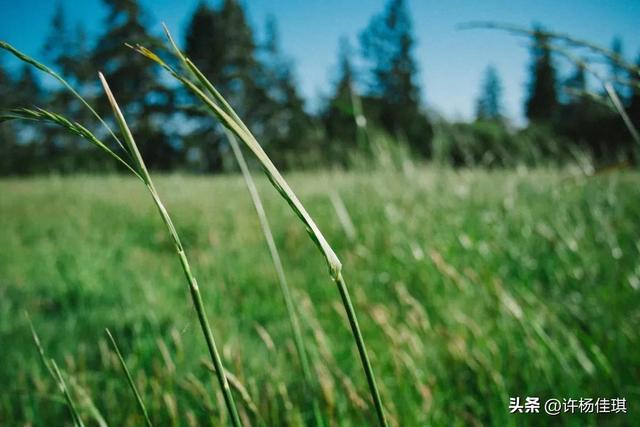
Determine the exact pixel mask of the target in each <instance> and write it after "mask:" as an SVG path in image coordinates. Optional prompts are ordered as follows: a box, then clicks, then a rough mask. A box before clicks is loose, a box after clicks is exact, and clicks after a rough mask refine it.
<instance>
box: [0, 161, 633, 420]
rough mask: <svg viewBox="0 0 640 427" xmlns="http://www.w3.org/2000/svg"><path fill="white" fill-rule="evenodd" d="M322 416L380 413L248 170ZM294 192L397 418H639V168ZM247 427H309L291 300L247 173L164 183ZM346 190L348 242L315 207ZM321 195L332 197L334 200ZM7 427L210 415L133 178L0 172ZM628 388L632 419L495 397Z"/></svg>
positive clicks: (312, 271) (213, 413)
mask: <svg viewBox="0 0 640 427" xmlns="http://www.w3.org/2000/svg"><path fill="white" fill-rule="evenodd" d="M258 181H259V190H260V191H261V195H262V196H263V199H264V203H265V208H266V211H267V215H268V216H269V220H270V222H271V225H272V228H273V233H274V236H275V239H276V243H277V245H278V248H279V249H280V251H281V255H282V258H283V263H284V267H285V270H286V273H287V278H288V281H289V283H290V285H291V286H292V287H293V289H294V297H295V299H296V301H297V303H298V305H299V306H300V307H302V310H300V313H299V314H300V316H301V319H302V323H303V325H302V326H303V331H304V337H305V341H306V344H307V346H308V348H309V351H310V356H311V362H312V367H313V370H314V375H315V378H316V380H317V383H316V387H317V396H318V399H319V400H320V402H321V409H322V413H323V416H324V420H323V422H324V423H325V425H327V426H331V425H340V426H343V425H344V426H350V425H351V426H361V425H369V424H373V423H374V422H375V418H374V413H373V408H372V406H371V405H370V403H369V402H370V400H369V394H368V391H367V387H366V382H365V378H364V375H363V373H362V370H361V368H360V362H359V359H358V358H357V354H356V352H355V348H354V344H353V340H352V339H351V333H350V331H349V329H348V325H347V320H346V317H345V314H344V309H343V307H342V305H341V303H340V302H339V297H338V293H337V292H336V290H335V284H334V283H333V282H332V281H331V280H330V278H329V275H328V274H327V272H326V263H325V262H324V260H323V259H322V257H321V255H320V254H319V252H318V251H317V249H316V248H315V247H314V246H313V244H312V242H311V241H310V239H309V238H308V236H307V235H306V231H305V230H304V228H303V227H302V225H301V224H300V222H299V221H298V220H297V218H295V217H294V216H293V215H292V213H291V211H290V209H289V207H288V206H287V205H286V203H285V202H284V201H282V199H281V198H280V197H279V196H278V195H277V194H276V193H275V191H274V190H273V189H272V188H271V187H270V186H269V184H268V182H266V180H265V179H263V178H262V177H260V179H259V180H258ZM290 182H291V184H292V187H293V188H294V190H295V191H296V192H297V193H298V194H299V196H300V198H301V200H302V202H303V203H304V204H305V206H306V207H307V208H308V210H309V212H310V213H311V214H312V216H313V217H314V218H315V219H316V221H317V223H318V225H319V226H320V228H321V229H322V230H323V232H324V233H325V235H326V237H327V239H328V240H329V242H330V243H331V245H332V246H333V247H334V249H335V250H336V252H337V253H338V255H339V256H340V257H341V259H342V261H343V264H344V268H345V275H346V277H347V280H348V282H349V285H350V288H351V292H352V295H353V298H354V304H355V305H356V309H357V312H358V315H359V318H360V323H361V327H362V330H363V334H364V338H365V340H366V342H367V345H368V347H369V351H370V353H371V354H370V355H371V358H372V364H373V368H374V370H375V372H376V375H377V377H378V381H379V385H380V387H381V393H382V397H383V400H384V403H385V405H386V409H387V412H388V416H389V420H390V422H391V424H392V425H402V426H411V425H424V424H427V423H431V424H433V425H496V426H505V425H529V424H530V425H539V424H546V423H548V422H550V421H554V422H558V423H560V424H566V425H601V424H608V425H632V424H633V421H632V420H634V419H636V420H637V419H638V417H640V412H639V410H638V406H637V405H638V403H639V402H640V385H639V384H640V381H639V380H640V346H639V345H640V343H639V337H640V333H639V328H638V325H639V324H640V256H639V253H640V226H639V224H640V203H638V200H640V175H639V174H637V173H635V172H613V173H608V174H605V175H602V176H596V177H591V178H585V177H582V176H580V175H576V174H574V173H572V172H571V171H568V170H567V171H557V170H555V171H554V170H542V169H540V170H528V171H527V170H518V171H515V170H512V171H496V172H487V171H480V170H477V171H460V172H456V171H453V170H450V169H438V168H435V167H432V168H429V169H417V170H414V171H409V172H407V173H405V174H400V173H392V172H371V173H366V174H365V173H356V172H353V173H331V174H323V173H306V174H293V175H291V176H290ZM156 184H157V187H158V190H159V192H160V195H161V197H162V199H163V200H164V201H165V202H166V204H167V208H168V209H169V211H170V212H171V214H172V216H173V218H174V221H175V223H176V226H177V228H178V231H179V233H180V235H181V237H182V239H183V241H184V244H185V247H186V249H187V253H188V255H189V256H190V260H191V262H192V268H193V270H194V273H195V276H196V277H197V278H198V281H199V283H200V288H201V292H202V293H203V298H204V301H205V303H206V305H207V310H208V313H209V318H210V321H211V325H212V328H213V329H214V332H215V333H216V338H217V340H218V344H219V345H220V348H221V349H222V353H223V358H224V361H225V366H226V367H227V368H228V369H229V370H230V371H231V372H232V373H234V374H235V376H236V377H237V378H238V379H239V381H240V383H241V384H242V385H243V387H244V388H245V389H246V394H245V395H244V396H241V395H240V394H237V401H238V405H239V409H240V412H241V416H242V418H243V420H244V421H245V422H246V423H247V424H251V425H265V424H266V425H300V424H304V423H310V420H311V408H310V407H309V405H308V404H307V403H306V402H305V399H304V394H303V392H302V390H303V380H302V376H301V373H300V366H299V363H298V362H297V358H296V352H295V347H294V344H293V340H292V336H291V333H290V328H289V323H288V320H287V315H286V310H285V306H284V304H283V301H282V296H281V294H280V291H279V289H278V281H277V277H276V275H275V271H274V268H273V264H272V262H271V259H270V258H269V253H268V251H267V247H266V244H265V241H264V238H263V235H262V233H261V231H260V227H259V223H258V219H257V217H256V215H255V212H254V209H253V206H252V205H251V201H250V199H249V196H248V193H247V191H246V189H245V186H244V182H243V180H242V178H241V177H240V176H224V177H216V178H211V177H187V176H177V175H173V176H166V177H158V178H157V183H156ZM331 189H334V190H335V191H336V192H337V194H339V197H340V200H341V201H342V202H343V203H344V206H345V207H346V210H347V211H348V214H349V219H350V221H351V222H352V223H353V226H354V231H355V234H352V233H351V232H350V227H349V224H348V223H347V224H345V221H346V222H348V220H346V219H345V217H344V216H341V215H339V214H338V212H339V211H340V210H339V209H338V210H336V208H335V206H334V204H333V203H332V199H331V197H330V193H331ZM334 201H335V199H334ZM0 242H1V246H0V248H1V249H0V349H1V350H0V384H1V385H2V388H1V390H0V424H2V425H71V423H72V418H71V416H70V414H69V411H68V409H67V408H66V407H65V405H64V398H63V396H62V394H61V393H60V392H59V390H58V389H57V387H56V385H55V383H54V381H53V380H52V379H51V377H50V376H49V375H48V373H47V371H46V369H45V367H44V365H43V364H42V362H41V360H40V357H39V355H38V352H37V349H36V347H35V345H34V343H33V340H32V337H31V332H30V329H29V324H28V321H27V318H26V316H25V314H24V313H25V311H26V312H28V313H29V315H30V317H31V319H32V321H33V324H34V327H35V329H36V331H37V332H38V335H39V336H40V340H41V341H42V345H43V347H44V349H45V352H46V353H47V355H48V356H49V357H51V358H53V359H55V360H56V362H57V364H58V365H59V366H60V368H61V369H62V371H63V377H64V379H65V380H66V383H67V385H68V387H69V389H70V391H71V394H72V395H73V396H74V398H75V400H76V402H77V403H78V406H79V410H80V414H81V416H82V418H83V420H84V421H85V423H86V424H87V425H105V424H104V423H105V421H106V423H108V424H109V425H115V426H120V425H122V426H133V425H142V422H143V419H142V416H141V414H140V411H139V410H138V408H137V407H136V402H135V399H134V397H133V395H132V394H131V391H130V389H129V387H128V384H127V381H126V378H125V376H124V375H123V374H122V372H121V369H120V365H119V363H118V359H117V358H116V355H115V353H114V352H113V350H112V348H111V347H110V345H109V343H108V339H107V336H106V335H105V333H104V330H105V328H109V329H110V330H111V331H112V333H113V335H114V337H115V338H116V340H117V341H118V344H119V346H120V349H121V351H122V353H123V355H124V357H125V359H126V361H127V364H128V366H129V369H130V370H131V371H132V375H133V378H134V380H135V382H136V384H137V386H138V388H139V390H140V391H141V393H142V395H143V398H144V400H145V403H146V405H147V408H148V410H149V414H150V417H151V419H152V421H153V422H154V424H155V425H156V426H165V425H175V426H178V425H180V426H182V425H187V426H190V425H193V426H195V425H222V424H223V423H224V422H226V420H227V413H226V411H225V408H224V403H223V400H222V394H221V393H220V390H219V386H218V384H217V382H216V381H215V378H214V376H213V375H212V374H211V372H210V371H208V369H207V367H206V366H205V365H204V364H203V361H208V360H209V359H208V357H207V351H206V347H205V344H204V341H203V340H202V336H201V331H200V329H199V325H198V322H197V319H196V317H195V315H194V312H193V309H192V307H191V302H190V299H189V295H188V292H187V289H186V287H185V284H184V273H183V272H182V270H181V268H180V264H179V262H178V261H177V259H176V256H175V252H174V250H173V247H172V243H171V241H170V239H169V237H168V235H167V232H166V229H165V228H164V226H163V224H162V222H161V220H160V218H159V216H158V215H157V212H156V210H155V207H154V205H153V204H152V201H151V198H150V197H149V195H148V193H146V192H145V189H144V187H143V186H141V185H139V182H136V181H134V179H133V178H131V179H129V178H123V177H117V176H107V177H104V176H102V177H100V176H76V177H70V178H55V177H54V178H35V179H24V180H6V179H5V180H2V181H0ZM515 396H521V397H524V396H539V397H541V398H542V399H546V398H551V397H556V398H560V399H562V398H580V397H593V398H599V397H606V398H614V397H624V398H626V399H627V402H628V404H627V405H628V411H629V413H628V414H626V415H620V414H619V415H600V416H596V415H591V416H580V415H572V416H559V417H556V418H553V419H550V418H548V417H547V416H544V415H538V416H535V415H529V414H518V415H511V414H509V410H508V404H509V397H515Z"/></svg>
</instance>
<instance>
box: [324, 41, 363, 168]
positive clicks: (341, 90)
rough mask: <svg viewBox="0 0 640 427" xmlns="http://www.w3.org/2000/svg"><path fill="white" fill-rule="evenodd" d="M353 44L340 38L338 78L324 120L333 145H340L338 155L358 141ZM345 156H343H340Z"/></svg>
mask: <svg viewBox="0 0 640 427" xmlns="http://www.w3.org/2000/svg"><path fill="white" fill-rule="evenodd" d="M352 56H353V52H352V48H351V45H350V44H349V41H348V40H347V39H346V38H342V39H341V40H340V50H339V53H338V78H337V80H336V82H335V84H334V89H333V94H332V95H331V96H330V97H329V99H328V100H327V103H326V106H325V108H324V111H323V112H322V121H323V123H324V128H325V132H326V135H327V138H328V139H329V143H330V146H331V147H336V145H339V147H336V148H338V149H337V150H332V151H337V153H336V155H337V156H340V155H341V154H343V153H344V152H345V151H348V150H349V149H353V148H354V147H355V143H356V137H357V134H356V123H355V117H354V114H355V112H354V111H353V101H352V96H353V91H354V90H355V88H354V85H355V80H356V76H355V71H354V68H353V64H352V62H351V58H352ZM340 157H343V156H340Z"/></svg>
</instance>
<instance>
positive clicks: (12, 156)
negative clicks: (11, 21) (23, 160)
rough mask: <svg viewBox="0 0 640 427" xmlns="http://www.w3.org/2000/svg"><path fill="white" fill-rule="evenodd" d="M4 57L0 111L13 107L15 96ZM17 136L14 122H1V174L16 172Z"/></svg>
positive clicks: (0, 79) (1, 75) (0, 65)
mask: <svg viewBox="0 0 640 427" xmlns="http://www.w3.org/2000/svg"><path fill="white" fill-rule="evenodd" d="M2 59H3V57H2V56H0V94H2V96H0V111H4V110H6V109H8V108H10V107H12V105H11V103H10V100H11V99H12V98H13V96H14V93H15V92H14V90H15V88H14V84H15V83H14V81H13V79H12V78H11V76H10V75H9V72H8V71H7V70H6V68H5V67H4V63H3V62H2V61H1V60H2ZM18 150H19V146H18V145H17V136H16V132H15V128H14V123H10V122H6V123H2V124H0V176H5V175H13V174H14V173H16V168H17V166H18V165H17V162H18V161H19V160H20V159H19V156H18V153H17V151H18Z"/></svg>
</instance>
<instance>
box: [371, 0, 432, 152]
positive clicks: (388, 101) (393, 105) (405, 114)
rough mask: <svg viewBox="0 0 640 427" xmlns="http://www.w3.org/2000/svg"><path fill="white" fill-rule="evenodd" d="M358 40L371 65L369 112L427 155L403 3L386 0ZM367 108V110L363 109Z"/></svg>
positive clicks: (426, 130)
mask: <svg viewBox="0 0 640 427" xmlns="http://www.w3.org/2000/svg"><path fill="white" fill-rule="evenodd" d="M360 41H361V44H362V51H363V56H364V58H365V59H366V60H367V61H368V62H369V64H370V65H371V73H370V74H371V76H370V77H371V79H370V82H369V94H368V95H369V98H370V99H369V104H370V110H372V111H369V112H368V114H367V116H368V117H371V116H374V117H375V118H377V120H378V122H379V123H380V124H381V125H382V127H383V128H384V129H386V130H387V131H388V132H390V133H391V134H393V135H402V136H404V137H406V139H407V140H408V142H409V144H410V145H411V146H412V147H413V148H414V149H415V151H417V152H419V153H421V154H423V155H427V154H429V152H430V139H431V135H432V129H431V125H430V123H429V121H428V119H427V118H426V116H425V115H424V114H423V113H422V112H421V111H420V104H421V102H420V89H419V87H418V84H417V82H416V80H417V72H418V67H417V65H416V61H415V59H414V58H413V48H414V45H415V40H414V37H413V34H412V23H411V17H410V15H409V11H408V9H407V6H406V4H405V1H404V0H389V2H388V3H387V6H386V9H385V10H384V12H383V13H382V14H381V15H377V16H375V17H374V18H373V19H372V20H371V22H370V23H369V25H368V27H367V28H366V29H365V31H364V32H363V33H362V34H361V37H360ZM365 109H366V108H365Z"/></svg>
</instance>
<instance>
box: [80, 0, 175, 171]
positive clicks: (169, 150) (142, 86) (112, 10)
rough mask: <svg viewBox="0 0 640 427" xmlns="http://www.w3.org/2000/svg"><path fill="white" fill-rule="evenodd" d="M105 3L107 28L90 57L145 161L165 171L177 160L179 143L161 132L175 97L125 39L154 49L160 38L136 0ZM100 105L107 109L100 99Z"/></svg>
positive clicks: (103, 109) (101, 98)
mask: <svg viewBox="0 0 640 427" xmlns="http://www.w3.org/2000/svg"><path fill="white" fill-rule="evenodd" d="M103 2H104V3H105V5H106V6H107V10H108V13H107V18H106V21H105V28H106V30H105V31H104V33H103V34H102V35H101V36H100V37H99V38H98V41H97V43H96V45H95V49H94V55H93V59H94V62H95V64H96V66H97V67H98V69H100V70H102V71H103V72H104V73H105V76H106V77H107V79H108V80H109V85H110V86H111V89H112V90H113V92H114V93H115V94H116V96H117V97H118V103H119V104H120V107H121V108H122V109H123V110H124V113H125V115H126V116H127V117H128V118H129V119H130V120H129V124H130V126H131V127H132V131H133V132H134V133H135V134H136V135H137V139H138V140H139V141H140V146H141V147H140V148H141V150H142V154H143V156H144V157H145V161H146V162H147V165H148V166H149V167H151V168H154V169H169V168H171V167H173V165H174V164H175V162H176V160H177V159H178V158H179V153H178V152H177V148H176V147H177V144H176V143H175V142H174V141H172V140H171V136H170V135H168V134H166V133H165V128H166V127H167V126H166V123H167V122H168V121H169V119H170V114H171V112H172V111H173V110H174V108H173V107H172V103H173V95H172V93H171V91H170V90H169V89H168V88H167V87H165V86H164V85H163V84H162V83H161V82H160V80H159V79H158V68H157V67H153V66H152V65H151V64H149V61H148V60H147V59H146V58H144V57H142V55H137V54H135V53H133V52H132V51H131V50H130V49H129V48H127V47H126V46H125V43H129V44H136V43H140V44H142V45H144V46H147V47H150V48H154V47H157V46H159V45H160V44H161V42H160V41H159V40H158V39H157V38H156V37H154V36H152V35H151V34H150V33H149V32H148V31H147V29H146V27H145V18H144V12H143V10H142V8H141V6H140V4H139V2H138V1H136V0H103ZM99 99H100V102H101V104H99V105H100V108H101V110H102V111H103V112H104V113H105V114H109V111H110V108H109V106H108V105H107V103H106V100H105V99H104V97H100V98H99Z"/></svg>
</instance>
